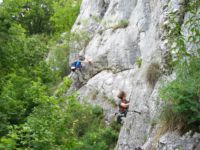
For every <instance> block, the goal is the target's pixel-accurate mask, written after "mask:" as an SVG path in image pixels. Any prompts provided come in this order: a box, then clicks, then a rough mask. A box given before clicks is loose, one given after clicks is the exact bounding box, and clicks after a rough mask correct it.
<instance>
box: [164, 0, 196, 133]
mask: <svg viewBox="0 0 200 150" xmlns="http://www.w3.org/2000/svg"><path fill="white" fill-rule="evenodd" d="M199 4H200V2H199V1H192V2H189V1H187V3H186V4H185V10H186V11H188V12H189V13H190V16H189V18H188V20H186V22H185V23H184V24H183V25H182V26H184V28H185V30H187V33H188V35H187V36H184V34H183V32H182V26H181V24H180V23H179V22H177V19H176V16H175V14H171V15H170V16H169V19H170V21H171V22H170V26H169V27H170V28H169V30H170V31H169V35H168V36H169V37H168V38H169V41H170V44H171V52H172V53H171V55H172V56H173V58H174V59H172V63H171V64H173V69H174V72H175V73H176V79H175V80H173V81H172V82H170V83H168V84H167V85H166V86H164V87H163V88H162V89H161V92H160V96H161V98H162V99H164V100H165V101H166V102H167V104H170V107H171V108H170V109H166V110H164V114H165V115H164V116H163V118H162V120H168V121H167V122H169V123H170V122H171V125H173V127H172V129H178V128H183V129H184V131H183V132H185V131H187V130H193V131H200V128H199V125H200V78H199V75H200V57H199V56H200V49H199V46H198V42H199V36H200V34H199V33H200V31H199V27H198V26H196V24H198V22H199V17H198V15H197V13H198V11H199V9H198V8H199ZM187 44H190V45H193V46H192V48H191V47H188V46H187ZM168 114H172V115H173V117H168ZM177 119H178V122H179V123H176V122H177ZM181 124H182V125H181ZM183 124H184V125H183ZM180 126H182V127H180Z"/></svg>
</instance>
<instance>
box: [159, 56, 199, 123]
mask: <svg viewBox="0 0 200 150" xmlns="http://www.w3.org/2000/svg"><path fill="white" fill-rule="evenodd" d="M199 64H200V59H199V57H197V58H192V59H191V60H190V63H189V64H188V65H187V66H185V65H183V66H179V70H180V71H179V72H177V78H176V79H175V80H174V81H172V82H171V83H169V84H168V85H167V86H166V87H165V88H163V89H162V91H161V97H162V98H163V99H165V100H168V101H170V103H172V104H173V105H172V108H173V109H172V111H173V112H174V113H176V114H178V115H179V116H182V117H183V118H184V120H186V122H187V124H188V125H191V124H195V123H199V122H200V113H199V112H200V102H199V95H200V87H199V85H200V78H199V74H200V65H199ZM180 68H181V69H180Z"/></svg>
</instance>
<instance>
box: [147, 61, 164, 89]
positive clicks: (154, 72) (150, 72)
mask: <svg viewBox="0 0 200 150" xmlns="http://www.w3.org/2000/svg"><path fill="white" fill-rule="evenodd" d="M160 75H161V71H160V65H159V64H158V63H152V64H150V65H149V67H148V69H147V72H146V80H147V82H148V83H149V84H150V85H151V86H152V87H154V86H155V84H156V82H157V81H158V79H159V77H160Z"/></svg>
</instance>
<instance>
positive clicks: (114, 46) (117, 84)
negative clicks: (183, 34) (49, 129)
mask: <svg viewBox="0 0 200 150" xmlns="http://www.w3.org/2000/svg"><path fill="white" fill-rule="evenodd" d="M183 4H184V0H83V3H82V6H81V12H80V15H79V17H78V19H77V21H76V23H75V25H74V27H73V29H72V32H76V31H80V30H83V31H86V32H87V33H89V34H90V36H91V37H92V38H91V41H90V42H89V43H88V45H87V47H86V48H85V50H84V51H82V53H84V54H85V55H87V56H88V57H90V58H92V59H93V64H92V65H88V66H86V68H85V71H84V74H85V75H84V78H85V79H86V80H87V84H86V85H85V86H83V87H81V88H80V89H79V93H80V99H81V100H86V101H88V102H90V103H91V104H94V105H100V106H102V107H103V108H104V110H105V112H106V119H107V120H108V122H109V121H111V120H112V118H113V116H114V114H115V112H116V111H117V108H116V107H114V105H113V100H115V101H116V100H117V98H116V95H117V93H118V92H119V90H124V91H126V93H127V94H128V100H129V101H130V107H129V113H128V115H127V118H126V120H125V123H124V125H123V126H122V128H121V132H120V135H119V139H118V143H117V145H116V148H115V149H116V150H134V149H136V148H138V147H141V148H143V149H146V150H149V149H151V148H152V142H153V139H154V136H155V130H156V128H155V127H154V126H153V125H152V121H153V120H154V119H155V118H156V117H157V116H158V114H159V111H160V108H161V106H162V102H161V101H160V100H159V98H158V90H159V87H160V86H161V82H160V81H161V80H162V79H164V77H161V78H160V80H158V82H157V83H156V84H155V85H153V86H150V85H149V83H148V82H147V79H146V74H147V70H148V67H149V66H150V65H151V64H152V63H158V64H159V65H160V68H163V65H164V63H165V60H164V55H165V53H166V52H167V51H168V40H167V39H166V31H165V30H164V29H163V28H162V27H163V26H164V25H166V24H168V23H169V21H168V20H167V15H168V14H169V13H170V12H176V13H177V14H178V15H177V16H178V19H179V20H181V19H183V16H184V12H183ZM122 21H125V22H128V24H127V25H128V26H127V27H120V26H122V23H121V22H122ZM120 23H121V24H120ZM116 26H118V28H117V29H116ZM139 58H141V59H142V65H141V67H140V68H139V67H138V65H137V63H136V62H137V61H136V60H137V59H139ZM169 136H172V137H175V139H174V140H175V141H179V145H180V143H181V142H184V141H185V140H183V139H181V137H180V136H176V134H175V133H171V134H170V135H169ZM197 138H199V135H198V136H197ZM170 140H171V139H170V138H168V137H166V136H164V137H162V138H161V139H160V141H159V146H158V147H157V149H161V150H164V149H166V150H168V149H169V150H171V149H173V148H174V147H173V146H174V145H176V143H174V144H173V143H170ZM163 141H165V142H164V143H165V145H164V146H162V144H161V143H163ZM187 141H188V143H190V142H191V143H190V144H191V145H192V146H193V147H194V145H196V144H197V143H196V142H193V140H187ZM170 145H172V146H170ZM198 146H199V145H198ZM183 148H184V149H185V148H188V145H184V146H183Z"/></svg>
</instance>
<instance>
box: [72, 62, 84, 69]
mask: <svg viewBox="0 0 200 150" xmlns="http://www.w3.org/2000/svg"><path fill="white" fill-rule="evenodd" d="M71 67H75V68H78V69H80V68H82V65H81V61H80V60H77V61H75V62H73V63H72V64H71Z"/></svg>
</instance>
